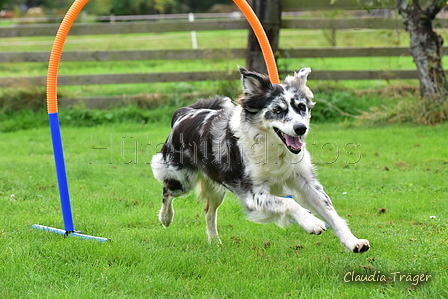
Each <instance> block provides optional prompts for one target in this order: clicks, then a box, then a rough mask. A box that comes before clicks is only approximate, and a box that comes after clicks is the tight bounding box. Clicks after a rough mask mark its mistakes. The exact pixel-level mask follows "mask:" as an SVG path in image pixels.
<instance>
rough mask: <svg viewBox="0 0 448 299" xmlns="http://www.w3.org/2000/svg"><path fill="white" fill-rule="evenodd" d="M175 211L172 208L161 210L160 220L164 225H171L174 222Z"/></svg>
mask: <svg viewBox="0 0 448 299" xmlns="http://www.w3.org/2000/svg"><path fill="white" fill-rule="evenodd" d="M173 217H174V212H173V211H171V210H160V212H159V221H160V223H162V225H163V227H168V226H170V224H171V222H173Z"/></svg>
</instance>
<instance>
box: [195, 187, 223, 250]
mask: <svg viewBox="0 0 448 299" xmlns="http://www.w3.org/2000/svg"><path fill="white" fill-rule="evenodd" d="M199 193H200V196H201V197H202V198H203V199H205V200H206V206H205V209H204V211H205V220H206V223H207V234H208V240H209V242H210V243H217V244H221V240H220V239H219V236H218V227H217V219H218V207H219V206H220V205H221V204H222V202H223V201H224V196H225V194H226V190H225V189H224V188H223V187H222V186H221V185H219V184H215V183H213V182H211V181H210V180H208V179H206V178H201V179H200V183H199Z"/></svg>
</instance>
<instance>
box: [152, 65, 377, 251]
mask: <svg viewBox="0 0 448 299" xmlns="http://www.w3.org/2000/svg"><path fill="white" fill-rule="evenodd" d="M239 69H240V72H241V75H242V76H241V77H242V85H243V95H242V96H241V97H240V98H239V99H238V100H237V102H236V104H234V103H232V101H231V100H230V99H229V98H226V97H219V96H216V97H215V98H214V99H210V100H199V101H198V102H196V103H195V104H193V105H191V106H188V107H183V108H180V109H179V110H177V111H176V112H175V113H174V116H173V119H172V132H171V134H170V135H169V136H168V138H167V140H166V143H165V144H164V146H163V147H162V150H161V152H160V153H158V154H156V155H155V156H154V157H153V160H152V163H151V165H152V169H153V172H154V176H155V177H156V178H157V180H159V181H160V182H162V183H163V201H162V208H161V210H160V212H159V220H160V221H161V223H162V224H163V226H164V227H168V226H169V225H170V224H171V222H172V220H173V216H174V210H173V199H174V198H175V197H178V196H182V195H186V194H188V193H189V192H190V191H191V190H192V189H193V188H194V187H198V190H199V195H200V196H201V197H202V198H204V199H205V200H206V207H205V213H206V222H207V233H208V237H209V240H210V241H211V242H212V241H215V242H218V243H220V242H221V241H220V240H219V237H218V230H217V226H216V225H217V209H218V207H219V206H220V205H221V203H222V202H223V199H224V195H225V193H226V190H230V191H232V192H233V193H234V194H235V196H236V197H238V199H239V200H240V201H241V204H242V205H243V207H244V208H245V210H246V212H247V215H248V218H249V219H250V220H252V221H255V222H258V223H267V222H275V223H277V224H278V225H279V226H286V225H288V224H289V223H290V222H296V223H297V224H298V225H300V226H301V227H302V228H303V229H304V230H305V231H306V232H308V233H310V234H321V233H322V232H323V231H325V223H324V222H323V221H322V220H320V219H318V218H316V217H315V216H314V215H313V214H311V213H310V212H309V211H308V210H307V209H305V208H303V207H302V206H301V205H300V204H299V203H298V202H296V201H295V200H294V199H292V198H287V197H285V196H287V195H289V194H292V195H293V196H294V198H296V199H298V200H299V201H300V202H301V203H303V204H304V205H306V206H307V207H310V208H311V209H313V210H314V211H315V212H317V213H318V214H319V215H320V216H321V217H322V218H323V219H324V220H325V221H326V222H327V223H328V224H329V225H330V226H331V228H332V229H333V231H334V233H335V234H336V236H337V237H338V238H339V239H340V241H341V243H342V244H343V245H344V246H345V248H347V249H348V250H350V251H352V252H364V251H367V250H369V248H370V246H369V241H367V240H363V239H357V238H356V237H355V236H354V235H353V234H352V233H351V232H350V229H349V228H348V226H347V224H346V222H345V221H344V220H343V219H342V218H340V217H339V215H338V214H337V213H336V211H335V209H334V208H333V205H332V203H331V200H330V198H329V197H328V195H327V194H326V193H325V192H324V189H323V187H322V185H321V184H320V183H319V182H318V180H317V179H316V175H315V172H314V168H313V165H312V163H311V158H310V155H309V153H308V151H307V150H306V149H305V137H306V136H307V134H308V132H309V121H310V118H311V109H312V108H313V106H314V104H315V103H314V102H313V101H312V100H313V93H312V92H311V90H310V89H309V88H308V87H307V86H306V81H307V76H308V74H309V73H310V72H311V69H310V68H303V69H302V70H300V72H299V73H295V74H294V76H288V77H287V78H286V79H285V81H284V82H283V83H281V84H272V83H271V82H270V80H269V78H268V77H267V76H265V75H262V74H259V73H256V72H251V71H248V70H246V69H245V68H243V67H240V68H239Z"/></svg>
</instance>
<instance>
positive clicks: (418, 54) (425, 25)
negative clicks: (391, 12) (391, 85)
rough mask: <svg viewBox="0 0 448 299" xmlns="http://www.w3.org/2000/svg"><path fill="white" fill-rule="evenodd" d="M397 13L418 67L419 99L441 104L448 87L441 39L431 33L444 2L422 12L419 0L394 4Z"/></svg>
mask: <svg viewBox="0 0 448 299" xmlns="http://www.w3.org/2000/svg"><path fill="white" fill-rule="evenodd" d="M397 4H398V12H399V13H400V15H401V16H402V18H403V23H404V25H405V26H406V31H407V32H409V35H410V37H411V45H410V47H409V50H410V52H411V55H412V57H413V58H414V62H415V64H416V66H417V72H418V78H419V80H420V93H421V96H422V98H424V99H431V100H444V99H445V97H446V96H448V84H447V81H446V77H445V73H444V71H443V66H442V53H441V48H442V43H443V40H442V37H441V36H439V35H438V34H437V33H435V32H434V31H433V29H432V21H433V20H434V19H435V17H436V15H437V13H438V12H439V11H440V10H441V9H442V8H443V6H444V5H445V0H433V1H432V2H431V4H430V5H429V6H428V7H427V8H426V9H422V8H421V7H420V4H419V0H397Z"/></svg>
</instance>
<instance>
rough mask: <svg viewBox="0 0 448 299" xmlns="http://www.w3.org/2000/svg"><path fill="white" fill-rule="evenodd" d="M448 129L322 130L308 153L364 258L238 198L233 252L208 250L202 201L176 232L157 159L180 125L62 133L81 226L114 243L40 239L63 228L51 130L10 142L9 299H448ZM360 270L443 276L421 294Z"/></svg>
mask: <svg viewBox="0 0 448 299" xmlns="http://www.w3.org/2000/svg"><path fill="white" fill-rule="evenodd" d="M62 114H63V111H61V115H62ZM42 117H43V118H45V115H42ZM447 129H448V127H447V125H438V126H433V127H422V126H411V125H409V126H390V127H378V128H344V127H341V126H337V125H334V124H315V125H314V126H313V130H312V132H311V134H310V136H309V139H308V148H309V150H310V151H311V152H312V153H313V156H314V160H315V162H317V163H318V169H319V171H318V173H319V177H320V180H321V182H322V184H323V185H324V186H325V187H326V191H327V192H328V193H329V195H330V196H331V197H332V199H333V203H334V205H335V206H336V209H337V210H338V212H339V213H340V215H341V216H343V217H344V218H346V219H347V220H348V221H349V223H350V225H351V228H352V230H353V232H354V233H355V234H356V235H357V236H359V237H362V238H368V239H369V240H370V242H371V245H372V248H371V250H370V251H369V252H367V253H364V254H361V255H358V254H352V253H348V252H346V251H345V250H344V249H343V248H342V246H341V245H340V244H339V241H338V240H337V239H336V237H335V236H334V235H333V233H332V231H331V230H329V231H327V232H326V233H324V234H323V235H320V236H311V235H308V234H306V233H305V232H304V231H302V230H301V229H299V228H298V227H297V226H291V227H289V228H287V229H280V228H278V227H276V226H275V225H260V224H254V223H252V222H249V221H247V220H245V216H244V213H243V211H242V209H241V207H240V206H239V204H238V203H237V200H236V199H235V198H234V197H233V195H231V194H228V195H227V197H226V201H225V202H224V204H223V206H222V207H221V208H220V215H219V224H218V225H219V229H220V235H221V239H222V240H223V243H224V245H223V246H222V247H215V246H211V245H209V244H207V237H206V233H205V221H204V219H203V218H204V217H203V211H202V206H201V204H200V203H198V200H197V199H196V198H195V197H194V196H188V197H186V198H184V199H178V200H176V201H175V210H176V215H175V219H174V222H173V224H172V226H171V227H170V228H168V229H164V228H162V227H161V226H160V224H159V223H158V220H157V211H158V209H159V207H160V201H161V199H160V193H161V186H160V185H159V184H158V183H157V182H156V181H155V179H154V178H153V176H152V173H151V170H150V165H149V164H147V163H149V161H150V156H151V155H152V154H153V153H154V152H156V151H157V149H158V144H159V143H161V142H163V141H164V139H165V137H166V135H167V134H168V132H169V123H168V122H162V123H151V124H146V125H143V124H137V123H136V124H131V123H127V124H121V125H119V124H115V125H111V126H96V127H94V128H85V127H81V128H75V127H71V126H65V127H64V126H63V127H62V136H63V141H64V150H65V157H66V163H67V172H68V178H69V187H70V192H71V193H70V194H71V198H72V207H73V213H74V218H75V227H76V229H79V230H83V231H84V232H85V233H87V234H92V235H97V236H102V237H108V238H110V239H111V241H110V242H107V243H104V244H100V243H97V242H94V241H82V240H79V239H76V238H63V237H62V236H59V235H54V234H51V233H47V232H41V231H37V230H33V229H32V228H31V225H32V224H35V223H37V224H42V225H47V226H53V227H57V228H62V219H61V211H60V205H59V195H58V191H57V183H56V177H55V171H54V165H53V154H52V148H51V141H50V136H49V131H48V129H47V128H37V129H31V130H27V131H17V132H11V133H3V134H2V139H1V141H0V152H2V155H1V157H0V165H2V172H0V206H1V215H2V217H1V218H0V285H1V288H0V296H1V297H2V298H111V297H118V298H125V297H127V298H181V297H184V298H359V297H362V298H446V297H447V296H448V293H447V291H446V281H447V278H448V276H447V270H448V268H447V264H448V263H447V261H448V260H447V256H446V251H447V246H448V243H447V228H448V227H447V217H448V213H447V211H448V205H447V201H446V198H447V196H448V184H447V181H446V172H447V170H448V149H447V147H446V138H445V137H444V136H445V135H446V130H447ZM136 144H137V149H136V147H135V145H136ZM95 148H107V149H95ZM136 158H137V160H136ZM129 162H130V163H129ZM125 163H129V164H125ZM430 216H436V218H430ZM352 271H354V272H355V273H356V274H369V275H370V274H373V273H374V271H377V273H378V271H380V273H381V274H385V275H386V276H387V277H389V278H392V277H393V274H392V273H395V272H401V273H403V274H408V273H411V274H412V275H413V276H414V275H416V274H429V275H432V277H431V278H430V280H429V281H428V282H427V283H422V284H419V285H417V286H413V285H412V283H411V282H400V281H397V280H398V279H397V280H396V281H393V280H392V279H389V281H387V282H366V283H359V282H344V277H346V276H345V275H346V273H349V272H352ZM346 278H347V277H346Z"/></svg>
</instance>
